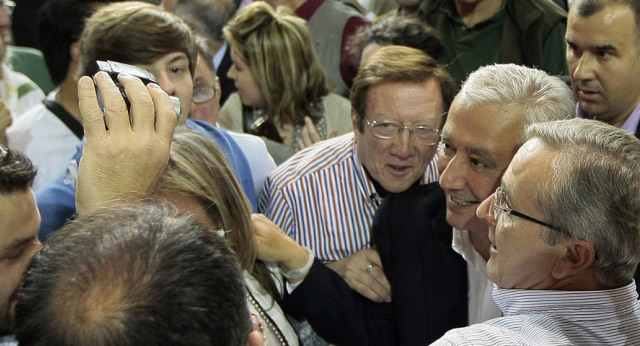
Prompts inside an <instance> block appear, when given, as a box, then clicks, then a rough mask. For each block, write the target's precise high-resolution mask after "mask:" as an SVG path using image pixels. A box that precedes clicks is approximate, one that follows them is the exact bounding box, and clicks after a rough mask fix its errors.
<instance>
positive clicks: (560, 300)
mask: <svg viewBox="0 0 640 346" xmlns="http://www.w3.org/2000/svg"><path fill="white" fill-rule="evenodd" d="M637 299H638V293H637V292H636V285H635V281H632V282H631V283H630V284H628V285H626V286H623V287H619V288H614V289H610V290H599V291H559V290H523V289H505V288H500V287H498V286H497V285H495V284H494V285H493V300H494V301H495V302H496V304H498V306H499V307H500V309H501V310H502V312H503V313H504V315H505V316H513V315H525V314H537V315H547V316H558V317H563V316H572V315H575V313H576V311H580V318H581V319H583V320H599V319H602V318H608V317H609V318H611V317H615V316H620V315H625V314H629V313H632V312H634V311H640V304H638V300H637Z"/></svg>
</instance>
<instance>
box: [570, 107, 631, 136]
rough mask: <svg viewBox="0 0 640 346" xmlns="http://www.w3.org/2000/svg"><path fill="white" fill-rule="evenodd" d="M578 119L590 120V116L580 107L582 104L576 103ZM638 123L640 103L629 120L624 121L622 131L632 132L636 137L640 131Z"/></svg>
mask: <svg viewBox="0 0 640 346" xmlns="http://www.w3.org/2000/svg"><path fill="white" fill-rule="evenodd" d="M576 118H583V119H589V118H590V117H589V114H587V113H585V111H584V110H582V107H580V103H576ZM638 123H640V103H638V104H637V105H636V108H635V109H634V110H633V112H631V114H630V115H629V116H628V117H627V120H625V121H624V123H623V124H622V126H620V129H622V130H625V131H627V132H630V133H631V134H632V135H635V134H636V132H637V131H638Z"/></svg>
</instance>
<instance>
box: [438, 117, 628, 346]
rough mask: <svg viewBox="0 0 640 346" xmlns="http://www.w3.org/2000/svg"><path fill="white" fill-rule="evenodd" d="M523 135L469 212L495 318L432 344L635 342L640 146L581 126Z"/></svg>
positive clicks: (549, 126) (578, 122) (616, 132)
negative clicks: (492, 187)
mask: <svg viewBox="0 0 640 346" xmlns="http://www.w3.org/2000/svg"><path fill="white" fill-rule="evenodd" d="M526 136H527V138H529V140H528V141H527V142H526V143H525V144H524V145H523V146H522V148H520V150H519V151H518V152H517V153H516V155H515V157H514V159H513V161H512V162H511V163H510V165H509V167H508V168H507V170H506V171H505V173H504V175H503V177H502V179H501V183H500V187H499V188H498V190H497V191H496V193H495V195H494V196H491V197H489V198H487V199H486V200H485V201H484V202H483V203H482V204H481V205H480V207H479V208H478V217H479V218H481V219H482V220H483V221H484V222H486V223H487V224H488V225H489V239H490V241H491V247H490V258H489V261H488V262H487V275H488V276H489V279H490V280H491V281H493V282H494V283H495V285H496V286H495V288H494V290H493V297H494V299H495V301H496V303H498V305H499V306H500V308H501V309H502V311H504V314H505V316H504V317H502V318H497V319H494V320H491V321H488V322H486V323H483V324H478V325H473V326H470V327H466V328H461V329H456V330H452V331H450V332H448V333H447V334H446V335H445V336H444V337H443V338H442V339H441V340H439V341H438V342H436V344H446V345H449V344H462V345H496V344H520V345H523V344H526V345H529V344H540V345H550V344H562V345H569V344H572V345H584V344H592V345H604V344H610V345H623V344H626V345H637V344H638V343H640V305H638V302H637V297H638V295H637V293H636V286H635V282H634V281H633V274H634V272H635V270H636V267H637V266H638V262H640V197H639V196H640V142H638V140H637V139H636V138H634V136H633V135H632V134H629V133H627V132H625V131H623V130H620V129H617V128H614V127H613V126H610V125H606V124H603V123H599V122H595V121H590V120H586V119H572V120H565V121H559V122H550V123H544V124H536V125H533V126H531V127H529V128H528V129H527V132H526Z"/></svg>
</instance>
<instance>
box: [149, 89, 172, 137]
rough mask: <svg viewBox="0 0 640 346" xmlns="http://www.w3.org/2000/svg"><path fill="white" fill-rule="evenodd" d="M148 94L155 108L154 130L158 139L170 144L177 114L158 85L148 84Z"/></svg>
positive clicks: (167, 96)
mask: <svg viewBox="0 0 640 346" xmlns="http://www.w3.org/2000/svg"><path fill="white" fill-rule="evenodd" d="M147 89H148V90H149V94H150V95H151V98H152V99H153V104H154V106H155V111H156V116H155V130H156V134H157V135H158V137H159V138H160V139H161V140H163V141H164V142H165V143H171V139H172V138H173V132H174V130H175V129H176V124H177V123H178V114H176V110H175V108H174V106H173V103H172V102H171V100H170V99H169V95H167V93H165V92H164V90H162V88H160V86H159V85H157V84H154V83H150V84H148V85H147Z"/></svg>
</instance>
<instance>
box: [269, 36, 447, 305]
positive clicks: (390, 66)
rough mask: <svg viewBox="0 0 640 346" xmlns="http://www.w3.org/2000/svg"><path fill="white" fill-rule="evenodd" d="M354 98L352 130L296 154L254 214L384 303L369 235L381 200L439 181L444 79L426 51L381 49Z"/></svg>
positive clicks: (384, 287)
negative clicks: (260, 215)
mask: <svg viewBox="0 0 640 346" xmlns="http://www.w3.org/2000/svg"><path fill="white" fill-rule="evenodd" d="M375 56H376V58H375V59H371V60H369V61H368V62H367V63H366V64H365V65H364V66H363V67H361V69H360V70H359V71H358V76H357V77H356V79H355V80H354V87H353V89H352V91H351V105H352V115H351V118H352V121H353V128H354V132H353V133H350V134H346V135H343V136H340V137H337V138H334V139H330V140H327V141H323V142H322V143H319V144H317V145H315V146H312V147H310V148H307V149H305V150H301V151H300V152H298V153H297V154H295V155H294V156H293V157H291V158H290V159H289V160H288V161H287V162H285V163H283V164H282V165H280V166H279V167H278V168H277V169H276V170H275V171H274V172H273V173H272V174H271V175H270V176H269V177H268V178H267V182H266V183H265V186H264V190H263V194H262V195H261V197H260V199H259V209H260V210H261V212H263V213H264V214H265V215H266V216H267V217H268V218H270V219H271V220H273V222H275V223H276V224H277V225H278V226H279V227H281V228H282V229H283V230H284V231H285V233H287V234H288V235H289V236H290V237H292V238H293V239H294V240H295V241H297V242H298V243H299V244H301V245H302V246H305V247H308V248H310V249H311V251H312V252H313V254H314V256H315V257H316V258H318V259H319V260H321V261H324V262H331V263H329V267H330V268H332V269H333V270H335V271H336V272H337V273H338V274H340V275H341V276H343V277H344V278H345V280H346V281H347V282H348V283H349V285H350V286H351V287H352V288H354V289H356V290H357V291H358V292H360V293H361V294H363V295H365V296H366V297H368V298H370V299H372V300H374V301H377V302H383V301H385V302H389V301H391V293H390V291H389V283H388V282H387V279H386V278H385V277H384V273H383V271H382V269H381V263H380V260H379V258H378V256H377V253H376V252H375V251H374V250H371V249H369V248H370V247H371V246H372V245H373V244H372V238H371V232H370V227H371V223H372V221H373V215H374V213H375V211H376V210H377V209H378V205H379V203H380V200H381V199H382V198H384V197H385V196H386V195H387V194H388V193H398V192H402V191H405V190H407V189H408V188H409V187H411V186H413V185H416V184H425V183H429V182H434V181H437V179H438V173H437V164H436V162H437V161H436V159H435V158H434V156H435V153H436V150H437V144H438V140H439V131H440V128H441V127H442V124H443V123H444V120H445V116H444V113H445V112H446V110H447V109H448V108H449V104H450V102H451V99H452V98H453V92H454V91H453V81H452V79H451V77H450V76H449V74H448V73H447V72H446V71H445V70H444V69H443V68H442V67H441V66H440V65H439V64H438V63H437V62H436V61H435V60H433V59H432V58H431V57H429V56H428V55H426V54H425V53H423V52H421V51H419V50H417V49H413V48H407V47H395V46H394V47H391V48H383V49H381V50H380V52H379V54H376V55H375Z"/></svg>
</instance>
